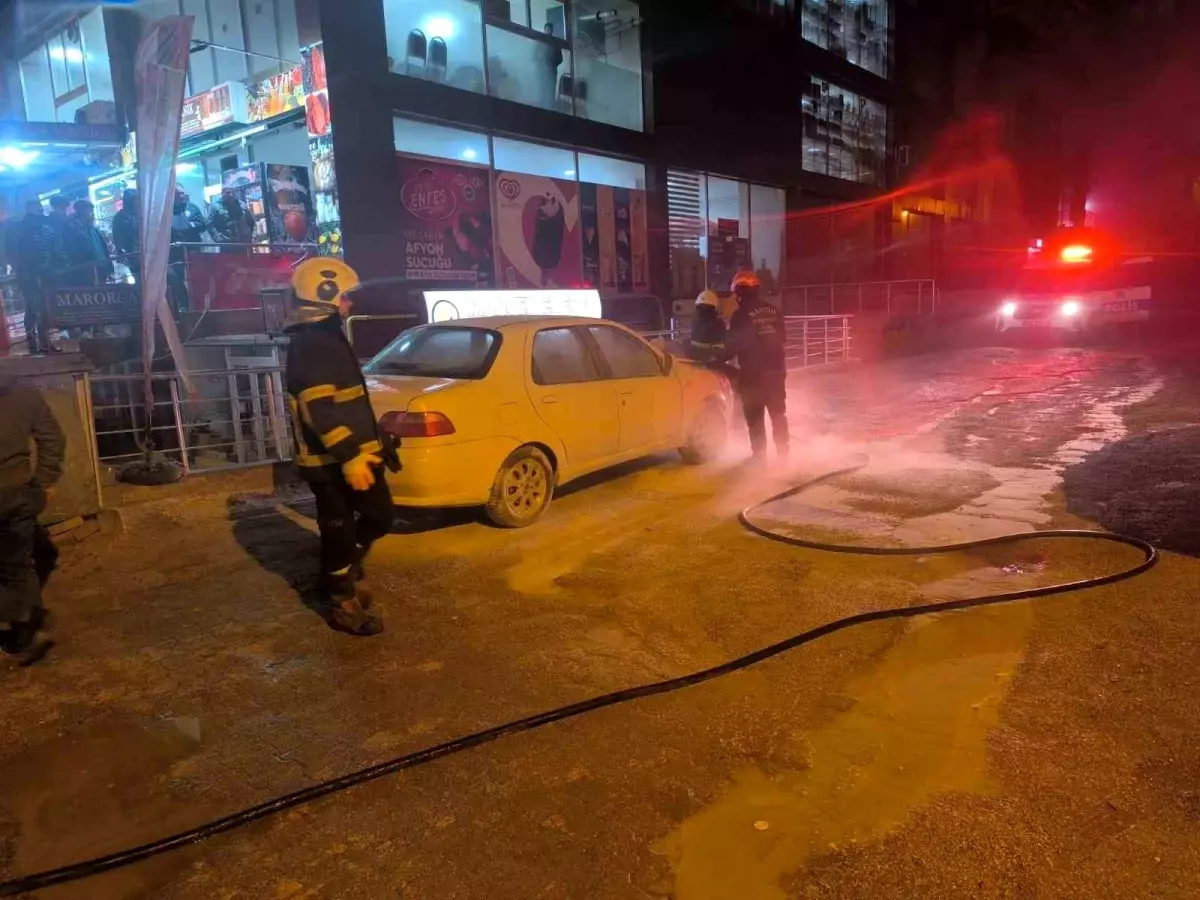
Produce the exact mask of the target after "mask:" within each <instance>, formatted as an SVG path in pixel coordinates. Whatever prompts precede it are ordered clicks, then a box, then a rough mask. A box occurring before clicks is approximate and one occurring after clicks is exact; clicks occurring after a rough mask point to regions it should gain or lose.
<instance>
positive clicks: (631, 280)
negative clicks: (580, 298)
mask: <svg viewBox="0 0 1200 900" xmlns="http://www.w3.org/2000/svg"><path fill="white" fill-rule="evenodd" d="M579 191H580V197H581V200H580V203H581V209H582V218H583V271H584V281H585V283H586V284H588V285H589V286H591V287H594V288H596V289H597V290H598V291H600V295H601V296H602V297H612V296H617V295H620V294H629V293H640V292H644V291H646V290H647V289H648V287H649V284H648V282H649V273H648V271H647V248H646V244H647V227H646V192H645V191H642V190H633V189H630V188H615V187H610V186H609V185H603V184H599V185H597V184H590V183H588V182H586V181H585V182H581V183H580V185H579Z"/></svg>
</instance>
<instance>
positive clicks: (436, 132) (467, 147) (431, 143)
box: [392, 118, 492, 166]
mask: <svg viewBox="0 0 1200 900" xmlns="http://www.w3.org/2000/svg"><path fill="white" fill-rule="evenodd" d="M392 133H393V135H394V136H395V141H396V151H397V152H399V153H412V154H414V155H416V156H429V157H433V158H435V159H454V160H458V161H459V162H467V163H477V164H478V165H481V166H486V165H488V164H489V163H490V162H491V161H492V156H491V152H490V151H489V150H488V139H487V135H486V134H480V133H479V132H476V131H464V130H463V129H461V128H447V127H446V126H445V125H434V124H433V123H431V122H419V121H416V120H415V119H400V118H397V119H395V120H393V123H392Z"/></svg>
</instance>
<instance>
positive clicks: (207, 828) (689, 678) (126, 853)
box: [0, 459, 1158, 897]
mask: <svg viewBox="0 0 1200 900" xmlns="http://www.w3.org/2000/svg"><path fill="white" fill-rule="evenodd" d="M867 462H868V461H867V460H866V459H863V460H862V461H860V462H857V463H855V464H854V465H851V466H846V467H844V468H841V469H836V470H834V471H831V472H827V473H825V474H824V475H822V476H820V477H819V478H815V479H812V480H811V481H807V482H804V483H803V484H800V485H797V486H795V487H791V488H788V489H787V490H785V491H781V492H780V493H778V494H774V495H772V496H770V497H768V498H767V499H765V500H761V501H759V502H758V503H755V504H753V505H752V506H748V507H747V508H746V509H744V510H742V512H741V513H740V514H739V516H738V519H739V521H740V522H741V524H742V525H743V526H744V527H745V528H747V529H748V530H749V531H752V532H753V533H754V534H757V535H760V536H762V537H764V538H767V539H769V540H772V541H778V542H780V543H783V544H788V545H789V546H792V547H802V548H804V549H807V550H822V551H825V552H828V553H852V554H861V555H867V556H913V555H929V554H935V553H954V552H961V551H965V550H974V549H977V548H980V547H995V546H1000V545H1005V544H1015V543H1018V542H1020V541H1027V540H1035V539H1036V540H1045V539H1070V540H1091V541H1107V542H1109V543H1113V544H1122V545H1124V546H1127V547H1132V548H1134V549H1135V550H1139V551H1141V554H1142V561H1141V562H1139V563H1138V564H1137V565H1135V566H1132V567H1131V568H1128V569H1123V570H1121V571H1119V572H1114V573H1112V574H1110V575H1100V576H1097V577H1095V578H1084V579H1081V580H1079V581H1070V582H1065V583H1062V584H1052V585H1046V586H1043V587H1034V588H1026V589H1024V590H1019V591H1009V592H1007V593H1003V594H990V595H987V596H983V597H971V598H967V599H963V600H944V601H938V602H934V603H923V604H921V605H919V606H906V607H901V608H893V609H877V610H872V611H871V612H865V613H858V614H856V615H852V616H846V617H845V618H842V619H837V620H835V621H833V622H827V623H826V624H824V625H819V626H817V627H816V628H811V629H809V630H808V631H805V632H802V633H800V634H797V635H794V636H793V637H790V638H786V639H785V640H782V641H779V642H777V643H774V644H771V645H770V646H767V647H763V648H762V649H760V650H755V651H754V652H752V653H747V654H746V655H745V656H739V657H738V658H736V659H731V660H729V661H728V662H725V663H721V664H720V665H717V666H713V667H712V668H709V669H703V670H701V671H699V672H693V673H691V674H689V675H680V676H678V677H676V678H668V679H667V680H666V681H659V682H655V683H653V684H644V685H639V686H637V687H631V688H625V689H624V690H620V691H613V692H612V693H609V694H602V695H601V696H599V697H593V698H591V699H590V700H583V701H580V702H579V703H572V704H570V705H568V706H563V707H560V708H558V709H552V710H548V711H547V712H542V713H538V714H536V715H532V716H526V717H525V718H523V719H517V720H515V721H512V722H506V723H505V724H503V725H496V726H494V727H492V728H488V729H485V730H483V731H477V732H475V733H474V734H469V735H465V736H464V737H460V738H455V739H454V740H451V741H446V742H445V743H442V744H437V745H436V746H433V747H426V748H425V749H423V750H418V751H416V752H415V753H409V754H406V755H405V756H400V757H397V758H395V759H391V760H388V761H386V762H382V763H378V764H377V765H374V766H368V767H367V768H365V769H359V770H358V771H357V772H350V773H349V774H346V775H342V776H340V777H339V778H333V779H330V780H329V781H324V782H321V783H320V784H314V785H312V786H310V787H307V788H304V789H302V790H299V791H295V792H293V793H290V794H285V795H284V796H282V797H276V798H275V799H273V800H267V801H265V802H263V803H259V804H257V805H256V806H251V807H248V808H247V809H243V810H240V811H238V812H235V813H230V814H229V815H227V816H224V817H222V818H220V819H216V820H214V821H212V822H207V823H205V824H203V825H198V826H196V827H195V828H191V829H189V830H187V831H182V832H179V833H178V834H173V835H170V836H168V837H164V838H160V839H159V840H156V841H151V842H150V843H148V844H142V845H140V846H138V847H132V848H129V849H127V850H121V851H118V852H116V853H110V854H108V855H107V856H101V857H97V858H95V859H89V860H85V861H83V862H78V863H72V864H70V865H67V866H62V867H60V868H57V869H49V870H47V871H45V872H38V873H35V874H32V875H24V876H21V877H19V878H14V879H12V880H9V881H5V882H0V897H15V896H18V895H20V894H24V893H27V892H29V891H34V890H38V889H40V888H47V887H52V886H54V885H59V884H65V883H67V882H71V881H78V880H80V879H84V878H89V877H91V876H93V875H99V874H100V873H102V872H108V871H111V870H113V869H119V868H122V867H124V866H129V865H132V864H134V863H137V862H141V861H143V860H146V859H149V858H150V857H153V856H158V855H159V854H162V853H167V852H169V851H171V850H177V849H179V848H181V847H185V846H188V845H189V844H197V843H199V842H201V841H204V840H207V839H208V838H211V837H215V836H216V835H218V834H224V833H225V832H227V831H232V830H233V829H235V828H239V827H241V826H242V825H247V824H249V823H251V822H254V821H257V820H259V819H264V818H266V817H267V816H271V815H274V814H275V813H278V812H282V811H283V810H285V809H290V808H292V807H295V806H299V805H301V804H304V803H311V802H312V801H314V800H318V799H320V798H321V797H326V796H328V795H329V794H334V793H338V792H339V791H344V790H347V789H348V788H352V787H356V786H357V785H360V784H364V783H365V782H368V781H373V780H375V779H377V778H382V777H384V776H385V775H392V774H394V773H396V772H402V771H404V770H405V769H412V768H415V767H416V766H421V765H425V764H426V763H431V762H433V761H434V760H438V759H442V758H443V757H446V756H452V755H453V754H455V753H461V752H463V751H464V750H470V749H472V748H474V747H479V746H481V745H483V744H488V743H491V742H492V741H495V740H499V739H500V738H504V737H508V736H509V735H514V734H518V733H520V732H523V731H532V730H534V729H535V728H541V727H543V726H545V725H550V724H552V723H554V722H562V721H564V720H566V719H572V718H575V717H576V716H581V715H583V714H585V713H589V712H593V711H594V710H598V709H603V708H605V707H607V706H616V705H617V704H619V703H628V702H630V701H633V700H639V699H641V698H643V697H653V696H655V695H657V694H667V693H670V692H672V691H678V690H682V689H683V688H686V687H691V686H692V685H697V684H703V683H704V682H706V681H711V680H712V679H714V678H720V677H721V676H723V675H729V674H730V673H732V672H737V671H739V670H740V669H745V668H748V667H749V666H753V665H755V664H756V663H760V662H762V661H764V660H767V659H770V658H771V657H774V656H778V655H780V654H781V653H786V652H787V651H789V650H794V649H795V648H797V647H800V646H803V645H804V644H807V643H810V642H811V641H815V640H817V639H818V638H821V637H824V636H826V635H828V634H833V633H834V632H835V631H841V630H842V629H844V628H850V627H852V626H855V625H862V624H865V623H867V622H879V621H882V620H884V619H905V618H912V617H914V616H923V615H927V614H929V613H940V612H949V611H952V610H959V609H970V608H971V607H975V606H990V605H994V604H997V603H1009V602H1012V601H1014V600H1028V599H1032V598H1034V597H1049V596H1051V595H1054V594H1065V593H1067V592H1070V591H1078V590H1083V589H1084V588H1092V587H1100V586H1101V585H1106V584H1113V583H1115V582H1118V581H1124V580H1126V579H1128V578H1133V577H1135V576H1137V575H1140V574H1142V573H1143V572H1146V571H1148V570H1149V569H1151V568H1152V567H1153V566H1154V565H1155V563H1157V562H1158V551H1157V550H1155V549H1154V547H1153V546H1152V545H1151V544H1149V543H1147V542H1146V541H1143V540H1140V539H1138V538H1133V537H1127V536H1125V535H1119V534H1110V533H1108V532H1102V531H1078V530H1055V531H1026V532H1020V533H1017V534H1008V535H1004V536H1003V537H995V538H986V539H983V540H975V541H964V542H962V543H958V544H943V545H941V546H936V547H856V546H845V545H840V544H827V543H821V542H819V541H807V540H804V539H803V538H797V537H791V536H789V535H785V534H780V533H779V532H777V531H772V530H770V529H769V528H766V527H764V526H762V525H758V524H756V523H755V521H754V519H753V516H754V514H755V513H756V512H757V511H759V510H761V509H763V508H764V507H766V506H769V505H770V504H772V503H776V502H778V501H780V500H785V499H787V498H789V497H794V496H795V495H797V494H799V493H801V492H802V491H804V490H806V489H808V488H810V487H813V486H814V485H816V484H819V483H821V482H825V481H829V480H830V479H832V478H835V477H838V476H840V475H847V474H849V473H851V472H856V471H858V470H859V469H862V468H863V467H864V466H866V465H867Z"/></svg>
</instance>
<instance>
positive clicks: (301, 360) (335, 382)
mask: <svg viewBox="0 0 1200 900" xmlns="http://www.w3.org/2000/svg"><path fill="white" fill-rule="evenodd" d="M358 286H359V278H358V274H357V273H356V272H355V271H354V270H353V269H352V268H350V266H348V265H346V263H344V262H342V261H341V260H340V259H334V258H332V257H319V258H315V259H308V260H305V261H304V262H302V263H301V264H300V265H299V266H297V267H296V269H295V271H294V272H293V273H292V294H293V297H292V304H293V306H292V312H291V315H290V316H289V321H288V325H287V327H286V328H285V329H284V331H285V333H286V334H287V335H288V338H289V345H288V353H287V391H288V402H289V404H290V405H291V411H292V423H293V428H294V430H295V443H296V450H295V456H294V459H295V462H296V464H297V466H299V468H300V473H301V476H302V477H303V478H304V480H305V481H306V482H308V485H309V486H310V487H311V488H312V492H313V494H314V495H315V497H316V500H317V525H318V527H319V529H320V532H321V591H322V594H323V596H324V599H325V602H326V604H327V607H328V613H327V615H328V620H329V623H330V625H332V626H333V627H334V628H337V629H339V630H341V631H346V632H348V633H350V634H354V635H360V636H369V635H375V634H379V633H380V632H382V631H383V623H382V621H381V620H380V619H379V617H378V616H377V615H376V614H375V613H373V612H371V611H370V606H371V602H370V595H369V594H368V593H367V592H366V591H365V590H363V588H362V586H361V585H360V584H359V582H361V580H362V578H363V560H364V559H365V558H366V555H367V552H368V551H369V550H370V549H371V545H372V544H373V543H374V542H375V541H377V540H378V539H379V538H381V537H383V536H384V535H385V534H387V533H388V532H389V531H390V530H391V527H392V517H393V509H392V497H391V493H390V492H389V491H388V487H387V483H386V482H385V480H384V474H383V470H384V467H385V466H386V467H388V468H391V469H392V470H393V471H396V470H398V469H399V467H400V461H399V457H398V455H397V453H396V448H395V446H394V445H393V443H392V440H391V438H390V437H389V436H387V435H383V434H381V432H380V431H379V428H378V425H377V424H376V423H377V420H376V418H375V412H374V410H372V409H371V399H370V397H369V396H368V395H367V386H366V382H365V381H364V379H363V374H362V369H361V368H360V367H359V365H358V359H357V358H356V357H355V355H354V350H353V348H352V347H351V346H350V342H349V341H347V340H346V335H345V333H344V332H343V330H342V319H343V318H344V317H345V316H348V315H349V314H350V309H351V305H352V301H351V296H352V292H353V291H354V290H355V289H356V288H358Z"/></svg>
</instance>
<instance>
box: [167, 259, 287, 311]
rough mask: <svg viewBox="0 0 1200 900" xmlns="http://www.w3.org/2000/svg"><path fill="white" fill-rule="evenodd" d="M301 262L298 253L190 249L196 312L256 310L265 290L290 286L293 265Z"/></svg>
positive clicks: (190, 277) (189, 277) (190, 282)
mask: <svg viewBox="0 0 1200 900" xmlns="http://www.w3.org/2000/svg"><path fill="white" fill-rule="evenodd" d="M214 246H216V247H219V246H220V245H219V244H215V245H214ZM299 259H300V254H299V253H278V252H272V253H248V252H247V250H246V249H245V248H238V249H236V250H234V249H230V250H226V251H224V252H219V253H206V252H204V251H202V250H188V251H187V255H186V257H185V263H186V266H187V283H188V292H189V293H190V294H191V299H192V303H193V304H194V305H195V307H196V308H197V309H257V308H258V307H259V306H260V305H262V299H261V295H262V291H263V290H264V289H265V288H284V289H287V288H289V287H290V286H291V283H292V266H294V265H295V264H296V262H297V261H298V260H299Z"/></svg>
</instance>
